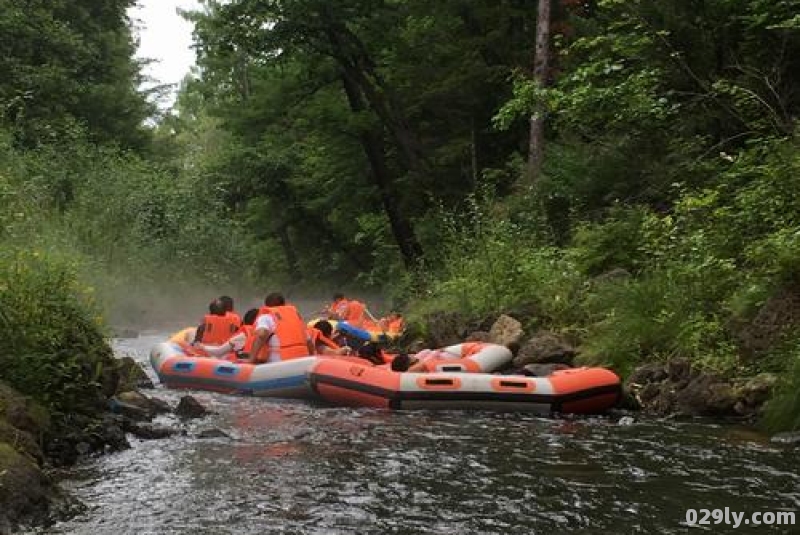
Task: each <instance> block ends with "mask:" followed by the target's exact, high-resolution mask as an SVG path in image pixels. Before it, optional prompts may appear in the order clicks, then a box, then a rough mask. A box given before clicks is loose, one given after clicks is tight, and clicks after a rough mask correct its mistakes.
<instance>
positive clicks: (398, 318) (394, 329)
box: [378, 311, 405, 336]
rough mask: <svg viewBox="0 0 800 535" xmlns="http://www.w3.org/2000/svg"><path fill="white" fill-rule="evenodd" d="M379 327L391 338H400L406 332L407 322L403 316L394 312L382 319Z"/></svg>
mask: <svg viewBox="0 0 800 535" xmlns="http://www.w3.org/2000/svg"><path fill="white" fill-rule="evenodd" d="M378 326H379V327H380V329H381V330H382V331H383V332H385V333H386V334H388V335H390V336H399V335H400V334H402V333H403V331H404V330H405V320H404V319H403V315H402V314H400V313H399V312H396V311H392V312H390V313H389V314H388V315H387V316H384V317H383V318H381V319H380V321H379V322H378Z"/></svg>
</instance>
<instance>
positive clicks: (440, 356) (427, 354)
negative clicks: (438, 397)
mask: <svg viewBox="0 0 800 535" xmlns="http://www.w3.org/2000/svg"><path fill="white" fill-rule="evenodd" d="M487 345H489V344H487V343H486V342H465V343H463V344H460V347H461V351H460V352H459V353H452V352H450V351H448V350H447V348H442V349H423V350H422V351H419V352H417V353H416V354H415V355H398V356H397V357H395V358H394V360H392V364H391V369H392V371H396V372H410V373H426V372H433V371H435V370H434V368H433V365H434V363H435V362H437V361H441V360H460V359H465V358H467V357H470V356H472V355H475V354H477V353H479V352H480V351H482V350H483V349H484V348H485V347H486V346H487ZM505 347H507V348H508V349H509V351H511V356H512V358H514V357H516V355H517V352H518V351H519V344H517V343H516V342H511V343H509V344H506V346H505ZM400 357H402V358H400Z"/></svg>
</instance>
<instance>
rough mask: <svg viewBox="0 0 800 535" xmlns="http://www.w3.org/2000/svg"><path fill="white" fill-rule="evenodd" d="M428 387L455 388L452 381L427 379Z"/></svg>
mask: <svg viewBox="0 0 800 535" xmlns="http://www.w3.org/2000/svg"><path fill="white" fill-rule="evenodd" d="M425 384H426V385H428V386H453V380H452V379H425Z"/></svg>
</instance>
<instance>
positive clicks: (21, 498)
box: [0, 442, 57, 534]
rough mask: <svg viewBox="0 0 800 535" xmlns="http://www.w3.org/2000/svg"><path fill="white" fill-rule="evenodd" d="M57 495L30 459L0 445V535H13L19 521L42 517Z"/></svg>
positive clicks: (4, 444)
mask: <svg viewBox="0 0 800 535" xmlns="http://www.w3.org/2000/svg"><path fill="white" fill-rule="evenodd" d="M56 492H57V491H56V489H55V485H54V484H53V482H52V481H51V480H50V479H49V478H48V477H47V476H46V475H45V474H44V472H42V470H41V469H40V468H39V466H38V465H37V464H36V462H35V461H34V460H33V459H31V458H30V457H28V456H26V455H24V454H22V453H20V452H18V451H17V450H15V449H14V448H13V447H11V445H9V444H6V443H4V442H0V533H9V534H10V533H16V532H17V531H16V528H17V527H18V526H19V524H20V523H21V522H23V521H26V520H28V519H30V518H35V517H41V516H43V515H45V514H46V513H47V511H48V508H49V503H50V501H51V499H52V497H53V496H54V495H55V494H56Z"/></svg>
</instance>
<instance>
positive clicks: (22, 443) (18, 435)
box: [0, 419, 44, 465]
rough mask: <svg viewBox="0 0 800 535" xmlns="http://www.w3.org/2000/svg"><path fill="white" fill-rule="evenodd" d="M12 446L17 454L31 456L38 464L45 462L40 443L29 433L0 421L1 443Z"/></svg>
mask: <svg viewBox="0 0 800 535" xmlns="http://www.w3.org/2000/svg"><path fill="white" fill-rule="evenodd" d="M3 442H5V443H7V444H9V445H11V446H12V447H13V448H14V449H15V450H17V452H19V453H22V454H24V455H27V456H29V457H30V458H31V459H32V460H33V461H34V462H35V463H36V464H39V465H40V464H41V463H42V462H43V461H44V454H43V453H42V449H41V448H40V447H39V443H38V442H37V441H36V439H35V438H34V436H33V435H32V434H31V433H30V432H29V431H23V430H22V429H17V428H16V427H14V426H13V425H11V424H10V423H8V422H7V421H6V420H3V419H0V443H3Z"/></svg>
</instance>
